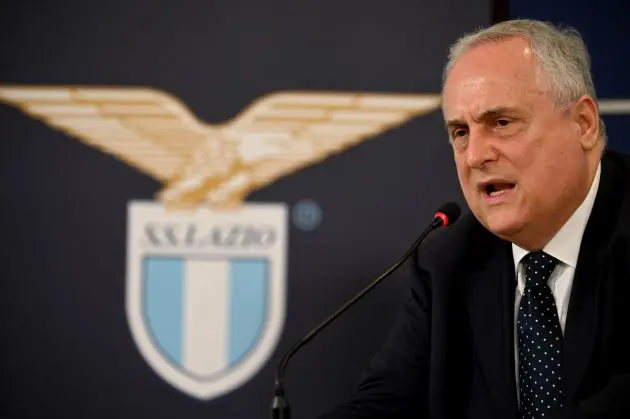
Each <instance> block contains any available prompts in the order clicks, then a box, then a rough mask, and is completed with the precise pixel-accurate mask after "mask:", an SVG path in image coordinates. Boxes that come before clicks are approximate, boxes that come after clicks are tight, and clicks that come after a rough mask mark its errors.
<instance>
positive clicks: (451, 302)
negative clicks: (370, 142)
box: [322, 20, 630, 419]
mask: <svg viewBox="0 0 630 419" xmlns="http://www.w3.org/2000/svg"><path fill="white" fill-rule="evenodd" d="M589 65H590V63H589V57H588V53H587V51H586V48H585V46H584V44H583V43H582V41H581V39H580V37H579V35H577V34H576V33H575V32H571V31H563V30H559V29H556V28H554V27H553V26H551V25H548V24H545V23H541V22H536V21H529V20H515V21H509V22H503V23H500V24H497V25H494V26H493V27H490V28H488V29H486V30H483V31H480V32H478V33H475V34H471V35H468V36H466V37H464V38H462V39H460V40H459V41H458V42H457V44H456V45H454V46H453V48H452V49H451V56H450V60H449V63H448V64H447V66H446V68H445V73H444V74H445V77H444V85H443V113H444V118H445V122H446V128H447V131H448V135H449V138H450V142H451V144H452V148H453V155H454V159H455V164H456V168H457V174H458V177H459V181H460V184H461V188H462V191H463V193H464V196H465V198H466V201H467V203H468V205H469V206H470V209H471V210H472V213H470V214H466V215H463V216H462V218H461V219H460V220H459V221H458V222H457V223H456V224H454V225H453V226H451V227H447V228H445V229H442V230H439V231H437V232H435V233H433V236H431V237H430V238H429V239H428V240H427V241H426V242H425V244H424V245H423V246H422V248H421V249H420V250H419V262H418V264H419V265H418V266H417V268H418V272H419V275H418V277H417V278H413V280H412V281H411V291H410V295H409V298H408V300H407V302H406V303H405V306H404V308H403V310H402V313H401V316H400V318H399V320H398V321H397V323H396V324H395V326H394V327H393V330H392V331H391V334H390V336H389V338H388V339H387V341H386V342H385V345H384V347H383V348H382V351H381V352H380V353H379V354H378V355H377V356H376V357H375V358H374V360H373V361H372V363H371V364H370V366H369V368H368V369H367V371H366V373H365V376H364V377H363V379H362V380H361V382H360V384H359V386H358V388H357V389H356V392H355V393H354V394H353V395H352V397H351V398H350V400H349V401H347V402H346V403H344V404H342V405H340V406H338V407H337V408H336V409H335V410H334V411H333V412H331V413H329V414H328V415H326V416H323V417H322V418H326V419H333V418H335V419H342V418H346V419H349V418H407V417H409V418H411V417H413V418H417V419H420V418H436V419H438V418H439V419H442V418H452V419H460V418H479V419H491V418H499V419H510V418H520V417H523V418H526V419H528V418H566V419H568V418H572V419H574V418H630V343H627V342H628V341H627V339H626V335H627V334H628V331H629V330H630V310H629V309H628V308H627V307H628V298H629V296H630V159H629V158H628V157H627V156H621V155H618V154H616V153H613V152H610V151H605V140H606V137H605V135H606V134H605V129H604V125H603V122H602V121H601V120H600V118H599V114H598V108H597V103H596V99H595V97H596V96H595V90H594V87H593V84H592V81H591V76H590V72H589V71H590V70H589Z"/></svg>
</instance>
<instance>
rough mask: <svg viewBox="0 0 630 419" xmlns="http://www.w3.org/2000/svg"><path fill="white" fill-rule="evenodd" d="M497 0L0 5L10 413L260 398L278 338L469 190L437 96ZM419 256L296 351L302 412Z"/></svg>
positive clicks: (126, 411)
mask: <svg viewBox="0 0 630 419" xmlns="http://www.w3.org/2000/svg"><path fill="white" fill-rule="evenodd" d="M490 10H491V6H490V4H489V1H477V2H475V6H474V7H471V6H470V5H469V2H466V1H464V0H444V1H440V2H428V1H424V2H419V1H412V0H406V1H397V2H388V3H387V4H385V3H384V2H382V1H375V0H370V1H366V0H364V1H361V2H332V1H327V2H282V1H274V2H271V1H253V0H249V1H244V0H240V1H235V0H230V1H227V0H224V1H219V0H216V1H205V2H199V1H181V0H179V1H177V2H175V1H170V2H164V1H163V2H153V1H147V0H133V1H131V0H126V1H122V0H112V1H108V2H85V1H69V0H66V1H56V2H39V3H37V5H35V3H34V2H24V1H5V2H2V11H1V13H0V34H1V36H0V39H1V41H0V54H1V56H2V57H3V59H2V64H1V66H0V85H1V87H0V101H1V102H2V104H1V105H0V138H1V139H2V141H0V147H1V148H0V155H1V156H2V165H1V169H0V170H2V172H1V176H0V182H1V184H0V185H1V191H2V205H1V208H2V210H3V213H4V216H3V217H2V218H1V221H0V223H1V225H0V228H1V229H2V231H3V232H4V240H3V245H2V246H3V252H2V253H1V256H0V257H1V258H2V261H1V262H2V266H3V271H2V273H3V275H2V282H1V284H2V285H1V287H2V288H1V289H0V335H1V336H2V353H3V356H2V357H0V375H2V377H3V392H2V396H1V403H2V405H1V410H0V413H1V416H2V417H7V418H35V417H65V418H87V417H89V418H108V419H109V418H134V417H149V416H150V417H152V418H156V419H157V418H172V417H181V418H191V419H192V418H202V417H203V418H209V417H210V418H266V417H268V409H269V403H270V401H271V396H272V391H271V390H272V385H273V377H274V371H275V367H276V365H277V363H278V361H279V360H280V357H281V355H282V354H283V353H284V352H285V351H286V350H287V349H288V348H289V347H290V346H291V345H292V344H293V343H294V342H295V341H296V340H297V339H298V338H299V337H301V336H302V335H303V334H304V333H305V332H306V331H308V330H309V329H310V328H311V327H313V326H315V325H316V324H318V323H319V322H320V321H321V320H323V319H324V318H325V317H326V316H328V315H329V314H330V313H331V312H332V311H334V310H335V309H337V308H338V307H339V306H340V305H341V304H342V303H343V302H345V301H346V300H347V299H349V298H350V297H351V296H353V295H354V294H355V293H356V292H357V291H359V289H361V288H362V287H363V286H365V285H366V284H367V283H368V282H369V281H371V280H372V279H373V278H374V277H376V276H377V275H378V274H380V273H382V272H383V271H384V270H385V269H387V268H388V267H389V266H390V265H391V264H393V263H394V262H395V261H396V260H397V259H398V258H399V257H400V256H401V255H402V254H403V252H404V251H405V250H406V249H407V247H408V246H409V245H410V244H411V243H412V242H413V241H414V239H415V238H416V237H417V235H418V234H419V233H420V232H421V231H422V230H423V229H424V228H425V226H426V225H427V224H428V223H429V222H430V220H431V217H432V215H433V213H434V211H435V210H436V208H437V207H438V206H439V205H441V204H442V203H443V202H444V201H447V200H455V201H457V202H460V203H462V200H461V197H460V194H459V190H458V185H457V182H456V177H455V171H454V167H453V164H452V162H451V152H450V147H449V145H448V142H447V137H446V135H445V132H444V130H443V126H442V118H441V114H440V112H439V109H438V105H437V101H436V96H435V95H436V94H437V93H438V92H439V86H440V77H441V69H442V65H443V64H444V62H445V58H446V52H447V46H448V45H449V44H450V43H451V42H453V41H454V40H455V39H456V37H457V36H459V35H461V34H462V33H464V32H466V31H470V30H472V29H474V28H476V27H478V26H480V25H485V24H487V23H489V21H490ZM454 11H457V12H456V13H455V12H454ZM208 200H209V201H210V204H208V202H207V201H208ZM406 266H409V265H406ZM408 273H409V272H408V268H403V269H402V270H401V271H400V272H398V273H397V274H396V275H394V276H393V277H392V278H390V279H389V280H388V281H387V282H386V283H384V284H382V286H381V287H380V288H379V289H378V290H376V291H375V292H374V293H373V294H372V295H370V296H368V297H367V298H366V299H365V300H364V301H363V302H362V303H361V304H360V305H358V306H356V307H355V308H353V310H351V311H349V312H348V313H347V314H346V315H345V316H344V317H343V318H341V319H340V320H339V321H338V322H337V323H336V324H335V325H333V326H332V327H331V328H330V329H329V330H327V331H325V332H324V333H323V334H321V335H320V336H319V337H318V339H317V340H315V341H313V342H312V343H311V344H310V345H309V346H307V347H305V348H304V350H303V351H302V352H300V353H299V354H298V355H297V356H296V358H294V360H293V362H292V363H291V364H290V366H289V369H288V371H287V379H286V389H287V395H288V397H289V401H290V403H291V406H292V408H293V412H294V415H295V417H296V418H308V417H313V416H315V415H316V414H318V413H319V412H321V411H322V410H324V409H326V408H328V407H330V406H332V405H333V404H334V403H336V402H339V401H341V400H342V399H344V398H345V397H346V396H347V395H348V394H349V392H350V391H351V389H352V387H353V386H354V384H355V383H356V382H357V379H358V377H359V374H360V373H361V370H362V369H363V368H364V366H365V365H366V363H367V362H368V361H369V359H370V358H371V357H372V355H373V354H374V352H375V351H376V350H377V348H378V347H379V345H380V344H381V342H382V340H383V338H384V336H385V334H386V332H387V330H388V329H389V327H390V326H391V323H392V321H393V318H394V315H395V313H396V310H397V307H398V304H399V303H400V302H401V301H402V299H403V298H404V295H405V292H406V289H407V285H408V284H407V282H406V281H407V278H408Z"/></svg>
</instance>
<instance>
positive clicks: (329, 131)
mask: <svg viewBox="0 0 630 419" xmlns="http://www.w3.org/2000/svg"><path fill="white" fill-rule="evenodd" d="M440 103H441V98H440V96H439V95H437V94H384V93H383V94H380V93H328V92H279V93H273V94H270V95H268V96H264V97H261V98H260V99H259V100H256V101H254V102H253V103H252V104H251V105H249V106H248V107H246V108H245V109H244V110H243V111H242V112H241V113H240V114H238V115H236V116H235V117H234V118H233V119H232V120H230V121H228V122H227V123H226V124H225V125H224V126H223V127H224V128H225V129H227V130H229V131H231V132H232V135H233V137H234V138H239V139H240V140H239V141H240V143H239V147H240V153H239V154H240V160H241V164H240V170H237V171H235V173H234V174H233V176H231V178H230V179H227V180H226V181H225V182H224V184H223V187H221V186H217V187H216V188H215V189H216V190H215V191H213V192H212V194H211V195H214V198H212V197H211V200H212V201H215V200H216V201H223V200H230V198H229V196H230V195H232V194H234V195H240V196H243V195H245V194H247V193H248V192H249V191H250V190H251V189H254V188H260V187H262V186H265V185H267V184H269V183H271V182H273V181H274V180H276V179H278V178H280V177H282V176H285V175H287V174H289V173H292V172H294V171H296V170H299V169H300V168H303V167H305V166H308V165H311V164H314V163H316V162H318V161H320V160H322V159H324V158H326V157H327V156H329V155H330V154H332V153H338V152H341V151H343V150H345V149H347V148H348V147H351V146H353V145H356V144H359V143H361V142H362V141H365V140H367V139H370V138H373V137H375V136H377V135H379V134H381V133H382V132H384V131H386V130H389V129H392V128H394V127H397V126H400V125H402V124H404V123H406V122H407V121H409V120H410V119H412V118H414V117H417V116H420V115H423V114H427V113H429V112H432V111H434V110H436V109H438V108H439V106H440Z"/></svg>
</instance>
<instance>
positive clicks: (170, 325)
mask: <svg viewBox="0 0 630 419" xmlns="http://www.w3.org/2000/svg"><path fill="white" fill-rule="evenodd" d="M183 271H184V263H183V261H182V260H181V259H180V258H163V257H146V258H145V259H144V272H145V275H144V280H145V281H146V283H145V287H144V292H145V298H144V305H145V308H144V313H145V316H146V317H147V319H146V320H147V325H148V327H149V330H150V333H152V334H153V341H154V343H155V344H156V345H157V346H158V347H160V349H161V351H160V352H162V353H163V354H165V355H166V356H167V357H168V358H169V360H170V361H171V362H172V363H174V364H175V365H181V359H182V350H181V349H182V348H181V342H182V339H181V338H182V278H183V277H184V276H183Z"/></svg>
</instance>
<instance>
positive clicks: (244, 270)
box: [229, 259, 269, 366]
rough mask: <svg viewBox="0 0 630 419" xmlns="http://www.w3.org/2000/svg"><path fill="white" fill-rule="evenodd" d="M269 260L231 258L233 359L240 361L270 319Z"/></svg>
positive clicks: (231, 353) (252, 346)
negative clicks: (268, 315)
mask: <svg viewBox="0 0 630 419" xmlns="http://www.w3.org/2000/svg"><path fill="white" fill-rule="evenodd" d="M267 276H268V262H267V260H266V259H258V260H257V259H250V260H238V259H236V260H231V261H230V341H229V342H230V344H229V352H230V353H229V355H230V359H229V363H230V366H234V365H236V364H237V363H238V362H240V360H241V359H242V358H243V357H244V356H245V355H247V353H248V352H249V351H250V350H251V349H253V348H254V346H255V345H256V343H257V342H258V341H259V339H260V336H261V334H262V331H263V327H264V324H265V323H266V320H267V314H268V313H267V301H268V295H267V294H268V285H269V281H268V278H267Z"/></svg>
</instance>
